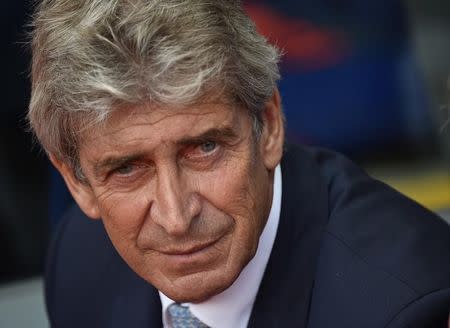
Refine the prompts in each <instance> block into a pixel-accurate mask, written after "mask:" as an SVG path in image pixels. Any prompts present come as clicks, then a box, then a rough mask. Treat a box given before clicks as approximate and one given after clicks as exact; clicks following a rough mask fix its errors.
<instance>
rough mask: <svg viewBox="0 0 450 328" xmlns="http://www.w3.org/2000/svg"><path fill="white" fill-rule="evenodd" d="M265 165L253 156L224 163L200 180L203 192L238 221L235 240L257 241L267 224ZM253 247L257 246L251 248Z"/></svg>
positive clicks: (213, 203)
mask: <svg viewBox="0 0 450 328" xmlns="http://www.w3.org/2000/svg"><path fill="white" fill-rule="evenodd" d="M261 170H262V168H260V167H259V166H257V165H255V164H253V161H251V160H250V159H248V160H246V161H236V163H233V164H228V165H223V166H222V167H221V168H220V169H218V170H215V171H213V172H210V173H208V175H207V176H206V177H203V178H202V179H201V180H200V178H199V181H201V182H202V183H201V184H200V185H199V187H200V193H201V194H202V196H203V197H204V198H206V199H207V200H208V202H210V203H211V204H212V205H213V206H214V207H216V208H217V209H219V210H220V211H222V212H224V213H226V214H227V215H229V216H230V217H231V218H232V219H233V220H234V221H235V229H236V231H235V233H234V237H233V239H234V241H235V242H237V243H240V244H244V245H242V246H243V247H248V246H251V245H248V244H249V243H251V244H254V243H257V241H258V239H259V234H260V233H261V231H262V227H263V226H264V223H265V218H264V208H265V205H266V204H265V202H266V201H267V199H266V197H265V195H266V193H267V190H266V182H265V180H264V178H261V177H264V172H262V171H261ZM251 248H253V247H251Z"/></svg>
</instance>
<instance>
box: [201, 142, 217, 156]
mask: <svg viewBox="0 0 450 328" xmlns="http://www.w3.org/2000/svg"><path fill="white" fill-rule="evenodd" d="M216 147H217V144H216V143H215V142H214V141H205V142H203V143H202V144H201V145H200V150H201V151H202V152H204V153H210V152H212V151H214V150H215V149H216Z"/></svg>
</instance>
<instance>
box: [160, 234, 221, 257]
mask: <svg viewBox="0 0 450 328" xmlns="http://www.w3.org/2000/svg"><path fill="white" fill-rule="evenodd" d="M219 239H220V238H219ZM219 239H215V240H212V241H209V242H205V243H200V244H197V245H194V246H190V247H185V248H173V249H169V250H165V251H161V253H162V254H164V255H171V256H183V255H184V256H186V255H193V254H195V253H198V252H201V251H202V250H205V249H207V248H209V247H211V246H212V245H214V244H215V243H217V241H218V240H219Z"/></svg>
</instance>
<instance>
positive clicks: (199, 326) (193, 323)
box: [168, 303, 208, 328]
mask: <svg viewBox="0 0 450 328" xmlns="http://www.w3.org/2000/svg"><path fill="white" fill-rule="evenodd" d="M168 310H169V315H170V319H171V323H172V328H208V326H207V325H205V324H204V323H203V322H201V321H200V320H198V319H197V318H196V317H195V316H194V315H193V314H192V312H191V311H190V310H189V308H188V307H187V306H181V305H180V304H177V303H173V304H172V305H170V306H169V308H168Z"/></svg>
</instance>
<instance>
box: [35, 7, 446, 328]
mask: <svg viewBox="0 0 450 328" xmlns="http://www.w3.org/2000/svg"><path fill="white" fill-rule="evenodd" d="M278 60H279V52H278V51H277V49H276V48H275V47H273V46H271V45H269V44H268V43H267V42H266V41H265V39H264V38H262V37H261V36H260V35H258V34H257V33H256V31H255V28H254V26H253V24H252V23H251V22H250V21H249V19H248V18H247V17H246V16H245V14H244V13H243V11H242V9H241V8H240V3H239V1H231V0H230V1H211V0H209V1H202V0H189V1H187V0H184V1H183V0H147V1H144V0H129V1H120V0H116V1H103V0H85V1H63V0H53V1H52V0H44V1H43V2H41V4H40V5H38V7H37V11H36V13H35V16H34V32H33V66H32V83H33V85H32V88H33V90H32V100H31V104H30V112H29V119H30V123H31V126H32V128H33V129H34V131H35V133H36V135H37V137H38V139H39V141H40V142H41V143H42V145H43V147H44V148H45V150H46V151H47V153H48V154H49V157H50V160H51V161H52V163H53V164H54V165H55V167H56V168H57V169H58V170H59V171H60V172H61V174H62V176H63V177H64V179H65V181H66V184H67V186H68V188H69V190H70V192H71V193H72V195H73V197H74V199H75V200H76V202H77V204H78V206H79V209H78V208H75V209H73V210H72V211H71V212H70V213H69V215H68V217H67V219H66V220H65V221H64V222H63V223H62V225H61V227H60V229H59V232H58V234H57V236H56V238H55V241H54V243H53V245H52V247H51V251H50V254H49V262H48V268H47V276H46V300H47V307H48V312H49V317H50V322H51V323H52V325H53V326H55V327H124V326H126V327H161V326H162V325H164V326H165V327H193V326H195V327H205V326H210V327H246V326H250V327H330V326H336V327H403V326H404V325H413V326H414V325H415V326H426V325H430V324H436V325H439V324H445V322H446V318H447V314H448V308H449V304H450V303H449V301H450V276H449V273H450V266H449V263H448V262H449V261H447V260H448V258H447V257H446V256H445V255H444V254H445V250H446V249H448V247H449V246H450V234H449V227H448V226H447V225H446V224H445V223H444V222H443V221H440V219H438V218H437V217H435V216H434V215H433V214H431V213H429V212H428V211H426V210H425V209H423V208H421V207H420V206H418V205H417V204H415V203H413V202H411V201H409V200H407V199H405V198H404V197H402V196H401V195H399V194H397V193H396V192H394V191H392V190H390V189H389V188H388V187H386V186H384V185H383V184H381V183H379V182H376V181H373V180H371V179H370V178H368V177H367V176H366V175H365V174H364V173H363V172H362V171H361V170H359V169H358V168H356V167H355V166H353V165H352V164H351V163H350V162H348V161H347V160H346V159H344V158H343V157H341V156H339V155H337V154H334V153H331V152H328V151H325V150H318V149H306V148H296V147H293V146H288V147H287V148H288V149H287V151H286V152H285V153H284V154H283V145H284V127H283V115H282V111H281V100H280V95H279V93H278V91H277V88H276V82H277V80H278V79H279V72H278V66H277V64H278ZM280 162H281V165H280ZM80 209H81V211H82V212H83V213H84V215H86V216H88V217H90V218H91V219H93V220H87V219H85V218H83V216H84V215H83V214H82V213H81V212H80ZM186 322H188V325H184V324H186Z"/></svg>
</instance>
